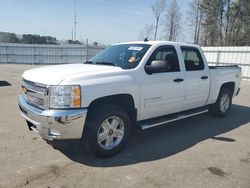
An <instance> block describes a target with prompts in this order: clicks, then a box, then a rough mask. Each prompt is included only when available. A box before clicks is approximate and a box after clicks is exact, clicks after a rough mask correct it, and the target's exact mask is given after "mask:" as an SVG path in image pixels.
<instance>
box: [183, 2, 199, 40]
mask: <svg viewBox="0 0 250 188" xmlns="http://www.w3.org/2000/svg"><path fill="white" fill-rule="evenodd" d="M200 4H201V0H192V1H191V3H190V4H189V11H188V16H187V23H188V26H189V31H190V32H191V36H192V37H193V43H195V44H200V36H201V21H202V19H203V13H202V10H201V6H200Z"/></svg>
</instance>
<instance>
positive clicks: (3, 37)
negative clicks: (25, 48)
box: [0, 32, 20, 43]
mask: <svg viewBox="0 0 250 188" xmlns="http://www.w3.org/2000/svg"><path fill="white" fill-rule="evenodd" d="M0 42H6V43H19V42H20V39H19V38H18V37H17V36H16V34H15V33H7V32H0Z"/></svg>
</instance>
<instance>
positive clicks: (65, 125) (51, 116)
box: [18, 95, 87, 140]
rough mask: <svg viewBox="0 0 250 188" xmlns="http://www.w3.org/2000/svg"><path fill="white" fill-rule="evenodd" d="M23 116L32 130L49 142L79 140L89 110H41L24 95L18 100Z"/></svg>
mask: <svg viewBox="0 0 250 188" xmlns="http://www.w3.org/2000/svg"><path fill="white" fill-rule="evenodd" d="M18 102H19V108H20V113H21V115H22V116H23V117H24V118H25V119H26V121H27V122H28V126H29V128H30V129H32V130H34V131H35V132H37V133H38V134H39V135H40V136H41V137H42V138H44V139H47V140H54V139H55V140H62V139H79V138H81V137H82V132H83V128H84V124H85V120H86V116H87V109H86V108H83V109H70V110H55V109H45V110H42V109H39V108H36V107H34V106H32V105H30V104H28V103H27V102H26V100H25V99H24V97H23V96H22V95H20V96H19V98H18Z"/></svg>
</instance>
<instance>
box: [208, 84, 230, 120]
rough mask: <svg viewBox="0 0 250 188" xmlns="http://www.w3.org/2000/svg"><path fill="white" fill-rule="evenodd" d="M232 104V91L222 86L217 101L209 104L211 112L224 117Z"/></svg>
mask: <svg viewBox="0 0 250 188" xmlns="http://www.w3.org/2000/svg"><path fill="white" fill-rule="evenodd" d="M231 105H232V93H231V91H230V90H228V89H226V88H222V89H221V91H220V94H219V97H218V99H217V101H216V103H214V104H211V105H210V106H209V112H210V113H211V114H212V115H215V116H218V117H223V116H226V115H227V114H228V113H229V111H230V108H231Z"/></svg>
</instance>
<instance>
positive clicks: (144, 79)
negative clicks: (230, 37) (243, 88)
mask: <svg viewBox="0 0 250 188" xmlns="http://www.w3.org/2000/svg"><path fill="white" fill-rule="evenodd" d="M240 80H241V68H239V67H237V66H231V67H226V66H225V67H219V66H213V67H209V66H208V64H207V62H206V58H205V56H204V54H203V51H202V50H201V48H200V47H199V46H197V45H190V44H184V43H173V42H165V41H143V42H128V43H119V44H115V45H112V46H111V47H108V48H106V49H105V50H103V51H102V52H100V53H99V54H97V55H96V56H95V57H93V58H92V59H91V60H90V61H88V62H86V63H84V64H67V65H55V66H45V67H40V68H35V69H32V70H28V71H25V72H24V73H23V75H22V83H21V85H22V88H23V93H22V94H21V95H20V96H19V107H20V112H21V115H22V116H23V117H24V118H25V119H26V121H27V124H28V127H29V129H30V130H34V131H36V132H37V133H38V134H39V135H41V136H42V137H43V138H44V139H47V140H60V139H81V140H82V141H83V143H84V145H85V146H87V147H88V148H89V149H90V150H91V151H92V152H93V153H94V154H95V155H97V156H100V157H109V156H112V155H115V154H116V153H118V152H119V151H121V149H122V148H123V146H124V145H125V142H126V140H127V139H128V136H129V134H130V132H131V129H132V128H133V127H139V128H141V129H147V128H151V127H155V126H158V125H163V124H166V123H168V122H172V121H176V120H179V119H183V118H187V117H190V116H194V115H198V114H201V113H205V112H207V111H209V112H211V113H212V114H214V115H216V116H225V115H227V114H228V112H229V110H230V107H231V103H232V97H233V96H235V95H237V94H238V92H239V85H240Z"/></svg>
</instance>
